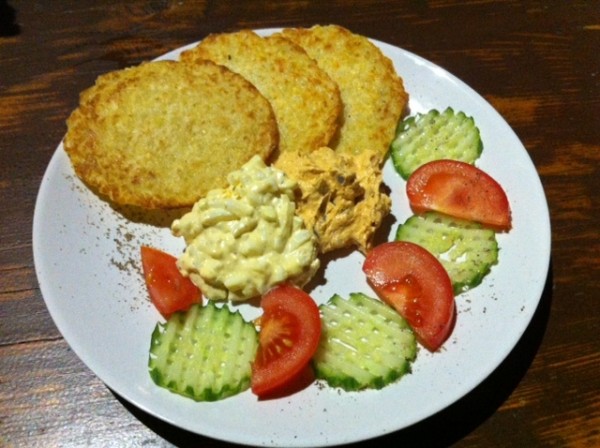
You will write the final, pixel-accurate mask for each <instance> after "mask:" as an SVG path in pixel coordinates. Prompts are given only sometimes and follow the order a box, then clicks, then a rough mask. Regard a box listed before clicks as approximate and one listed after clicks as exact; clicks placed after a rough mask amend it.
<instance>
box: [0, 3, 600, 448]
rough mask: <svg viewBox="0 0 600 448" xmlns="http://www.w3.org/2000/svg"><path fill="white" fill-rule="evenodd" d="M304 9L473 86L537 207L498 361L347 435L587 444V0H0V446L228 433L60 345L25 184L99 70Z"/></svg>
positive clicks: (169, 440) (598, 415) (289, 18)
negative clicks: (510, 144) (538, 218)
mask: <svg viewBox="0 0 600 448" xmlns="http://www.w3.org/2000/svg"><path fill="white" fill-rule="evenodd" d="M315 23H322V24H325V23H338V24H340V25H343V26H346V27H348V28H350V29H351V30H353V31H355V32H357V33H361V34H364V35H367V36H370V37H373V38H376V39H379V40H382V41H385V42H388V43H390V44H393V45H397V46H399V47H402V48H405V49H407V50H410V51H412V52H414V53H417V54H419V55H421V56H423V57H425V58H427V59H429V60H431V61H432V62H434V63H436V64H438V65H440V66H442V67H444V68H446V69H447V70H449V71H450V72H451V73H453V74H455V75H456V76H458V77H459V78H461V79H462V80H463V81H465V82H466V83H467V84H469V85H470V86H472V87H473V88H474V89H475V90H477V91H478V92H479V93H480V94H481V95H483V96H484V97H485V98H486V99H487V100H488V101H489V102H490V103H491V104H492V105H493V106H494V107H495V108H496V109H497V110H498V111H499V112H500V113H501V114H502V115H503V116H504V118H505V119H506V120H507V121H508V123H509V124H510V125H511V126H512V127H513V129H514V130H515V131H516V133H517V135H518V136H519V137H520V138H521V140H522V141H523V143H524V145H525V147H526V148H527V150H528V151H529V154H530V156H531V158H532V160H533V162H534V164H535V166H536V168H537V170H538V172H539V174H540V177H541V179H542V183H543V185H544V188H545V191H546V195H547V199H548V203H549V207H550V213H551V222H552V260H551V269H550V273H549V277H548V281H547V285H546V288H545V291H544V294H543V297H542V300H541V303H540V306H539V309H538V311H537V312H536V315H535V317H534V319H533V321H532V323H531V325H530V327H529V328H528V330H527V332H526V334H525V335H524V337H523V339H522V340H521V341H520V343H519V344H518V345H517V347H516V348H515V350H514V351H513V352H512V353H511V354H510V355H509V357H508V358H507V359H506V361H505V362H504V363H503V364H502V365H501V366H500V367H499V368H498V369H497V370H496V371H495V372H494V373H493V374H492V375H491V377H489V378H488V379H487V380H486V381H485V382H484V383H483V384H481V386H479V387H477V388H476V389H475V390H474V391H473V392H472V393H470V394H469V395H467V396H466V397H465V398H464V399H462V400H460V401H459V402H457V403H456V404H454V405H452V406H451V407H450V408H449V409H447V410H445V411H442V412H441V413H440V414H438V415H435V416H433V417H431V418H430V419H428V420H426V421H424V422H422V423H420V424H417V425H415V426H414V427H411V428H408V429H406V430H402V431H399V432H397V433H393V434H391V435H389V436H386V437H384V438H383V439H380V440H376V441H369V442H365V443H363V444H360V445H357V446H365V447H366V446H380V444H381V443H382V442H383V443H386V444H390V443H391V444H393V445H395V446H409V447H415V446H423V447H443V446H450V445H453V446H458V447H492V446H493V447H511V448H512V447H548V446H555V447H596V446H600V390H599V387H600V374H599V373H600V343H599V340H600V339H599V334H600V315H599V311H598V310H599V307H600V288H599V285H600V280H599V279H600V251H599V245H598V241H599V236H600V235H599V228H600V225H599V222H600V212H599V209H600V204H599V201H598V197H599V193H598V187H599V185H600V183H599V181H600V177H599V176H598V165H599V163H600V119H599V116H600V2H598V1H565V2H561V1H523V2H521V1H480V0H470V1H465V2H450V1H441V0H438V1H425V0H420V1H406V2H403V1H402V2H401V1H398V2H395V1H392V0H388V1H377V0H372V1H351V0H348V1H333V2H328V1H315V2H310V1H299V0H281V1H248V2H245V1H197V2H192V1H185V0H183V1H169V0H153V1H138V0H132V1H127V2H97V1H91V0H70V1H68V0H56V1H52V2H42V1H8V2H6V1H0V446H7V447H24V446H39V447H58V446H60V447H82V446H92V447H142V446H144V447H167V446H182V447H191V446H213V447H223V446H226V444H224V443H221V442H218V441H214V440H210V439H206V438H203V437H202V436H197V435H193V434H189V433H186V432H184V431H180V430H178V429H177V428H174V427H171V426H169V425H167V424H165V423H162V422H160V421H158V420H156V419H154V418H152V417H150V416H148V415H147V414H145V413H144V412H142V411H140V410H138V409H136V408H135V407H133V406H131V405H130V404H128V403H126V402H124V401H123V400H121V399H120V398H119V397H117V396H115V395H114V394H113V393H112V392H111V391H110V390H109V389H108V388H107V387H106V386H105V385H104V384H103V383H102V382H101V381H100V380H99V379H98V378H96V377H95V375H94V374H93V373H92V372H91V371H90V370H88V369H87V368H86V367H85V366H84V365H83V364H82V362H81V361H80V360H79V359H78V358H77V357H76V356H75V355H74V353H73V352H72V351H71V350H70V348H69V346H68V345H67V343H66V342H65V341H64V340H63V338H62V337H61V335H60V333H59V332H58V330H57V329H56V327H55V326H54V324H53V322H52V320H51V318H50V316H49V314H48V312H47V310H46V307H45V305H44V301H43V298H42V295H41V293H40V289H39V286H38V283H37V279H36V275H35V270H34V264H33V256H32V237H31V229H32V218H33V212H34V204H35V199H36V194H37V191H38V188H39V185H40V182H41V179H42V175H43V173H44V170H45V169H46V166H47V164H48V162H49V160H50V157H51V156H52V154H53V152H54V150H55V149H56V146H57V144H58V143H59V141H60V140H61V138H62V137H63V134H64V132H65V119H66V118H67V116H68V114H69V113H70V111H71V110H72V109H73V108H74V107H75V106H76V104H77V101H78V95H79V92H80V91H81V90H83V89H84V88H86V87H88V86H89V85H91V84H92V83H93V82H94V80H95V78H96V77H97V76H98V75H99V74H101V73H104V72H107V71H110V70H115V69H119V68H123V67H126V66H130V65H134V64H137V63H139V62H141V61H144V60H148V59H151V58H154V57H156V56H159V55H161V54H162V53H164V52H166V51H169V50H172V49H174V48H177V47H179V46H181V45H184V44H187V43H191V42H194V41H197V40H199V39H201V38H203V37H204V36H206V35H207V34H208V33H210V32H219V31H231V30H236V29H239V28H245V27H250V28H264V27H280V26H310V25H312V24H315ZM405 406H410V403H399V404H398V412H402V408H403V407H405ZM348 423H349V424H352V425H356V424H360V422H348Z"/></svg>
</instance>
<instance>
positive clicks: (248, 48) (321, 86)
mask: <svg viewBox="0 0 600 448" xmlns="http://www.w3.org/2000/svg"><path fill="white" fill-rule="evenodd" d="M205 59H209V60H212V61H214V62H216V63H217V64H222V65H224V66H226V67H227V68H229V69H231V70H233V71H234V72H236V73H239V74H240V75H242V76H243V77H244V78H246V79H248V80H249V81H250V82H251V83H252V84H254V85H255V86H256V88H257V89H258V90H259V91H260V92H261V93H262V94H263V95H264V96H265V97H266V98H267V99H268V100H269V102H270V103H271V106H272V107H273V111H274V112H275V116H276V117H277V123H278V126H279V135H280V139H279V149H280V152H287V151H298V152H301V153H302V152H310V151H312V150H314V149H317V148H319V147H320V146H324V145H327V144H328V143H329V141H330V140H331V138H332V136H333V135H334V134H335V133H336V131H337V129H338V127H339V117H340V113H341V108H342V105H341V99H340V95H339V90H338V88H337V85H336V84H335V83H334V82H333V81H332V80H331V79H330V78H329V76H327V74H326V73H325V72H324V71H323V70H321V69H320V68H319V66H318V65H317V64H316V62H315V61H314V60H313V59H312V58H310V57H309V56H308V55H307V54H306V52H305V51H304V50H302V48H300V47H299V46H297V45H296V44H294V43H292V42H291V41H289V40H287V39H284V38H283V37H281V36H269V37H264V38H263V37H260V36H259V35H257V34H256V33H254V32H252V31H250V30H242V31H238V32H234V33H222V34H213V35H210V36H207V37H206V38H205V39H204V40H202V42H200V44H199V45H198V46H197V47H195V48H193V49H191V50H188V51H186V52H184V53H183V54H182V55H181V60H182V61H183V62H187V63H193V62H195V61H201V60H205Z"/></svg>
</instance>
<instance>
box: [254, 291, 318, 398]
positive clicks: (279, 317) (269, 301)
mask: <svg viewBox="0 0 600 448" xmlns="http://www.w3.org/2000/svg"><path fill="white" fill-rule="evenodd" d="M260 306H261V308H262V310H263V314H262V316H261V317H260V318H259V321H258V323H259V327H260V331H259V334H258V350H257V352H256V358H255V360H254V363H253V364H252V381H251V387H252V392H254V393H255V394H256V395H258V396H259V397H261V398H267V397H272V396H276V395H277V394H278V393H280V392H281V391H285V390H288V388H289V386H290V384H292V383H294V382H295V381H296V380H297V379H298V378H299V377H301V376H303V375H304V374H305V372H306V368H307V367H309V364H310V361H311V359H312V356H313V355H314V353H315V350H316V349H317V346H318V345H319V340H320V337H321V318H320V316H319V308H318V307H317V305H316V303H315V302H314V300H313V299H312V298H311V297H310V296H309V295H308V294H307V293H306V292H304V291H303V290H301V289H300V288H297V287H296V286H293V285H291V284H287V283H286V284H281V285H278V286H276V287H274V288H273V289H271V290H270V291H268V292H267V293H266V294H265V295H264V296H263V297H262V299H261V302H260Z"/></svg>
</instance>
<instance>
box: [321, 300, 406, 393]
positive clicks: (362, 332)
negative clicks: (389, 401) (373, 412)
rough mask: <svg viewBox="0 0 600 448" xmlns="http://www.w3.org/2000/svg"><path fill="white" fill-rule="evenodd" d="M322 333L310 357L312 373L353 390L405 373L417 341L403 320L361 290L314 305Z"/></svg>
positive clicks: (376, 385) (378, 385) (377, 385)
mask: <svg viewBox="0 0 600 448" xmlns="http://www.w3.org/2000/svg"><path fill="white" fill-rule="evenodd" d="M319 309H320V311H321V321H322V337H321V342H320V343H319V347H318V349H317V352H316V353H315V356H314V359H313V365H314V366H315V371H316V376H317V378H321V379H324V380H325V381H327V383H328V384H329V385H330V386H332V387H341V388H342V389H344V390H348V391H354V390H362V389H368V388H374V389H381V388H382V387H384V386H386V385H388V384H390V383H391V382H393V381H396V380H397V379H398V378H400V377H402V376H403V375H404V374H406V373H408V372H410V368H411V363H412V362H413V361H414V360H415V358H416V355H417V343H416V339H415V336H414V334H413V331H412V330H411V328H410V326H409V325H408V324H407V322H406V320H405V319H404V318H402V317H401V316H400V314H398V313H397V312H396V311H395V310H394V309H392V308H391V307H389V306H388V305H386V304H385V303H383V302H381V301H379V300H376V299H373V298H371V297H368V296H366V295H365V294H362V293H353V294H350V297H349V299H347V300H346V299H344V298H342V297H341V296H339V295H334V296H333V297H332V298H331V299H330V300H329V301H328V302H327V303H325V304H323V305H321V306H320V307H319Z"/></svg>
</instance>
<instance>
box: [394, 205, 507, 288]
mask: <svg viewBox="0 0 600 448" xmlns="http://www.w3.org/2000/svg"><path fill="white" fill-rule="evenodd" d="M396 240H397V241H410V242H412V243H416V244H419V245H420V246H422V247H424V248H425V249H427V250H429V252H431V253H432V254H434V255H435V256H436V257H437V259H438V260H440V262H441V263H442V265H443V266H444V268H446V271H447V272H448V275H449V276H450V280H452V287H453V289H454V293H455V294H460V293H461V292H464V291H466V290H468V289H471V288H474V287H475V286H477V285H479V284H480V283H481V281H482V280H483V278H484V277H485V276H486V275H487V274H488V273H489V272H490V270H491V268H492V266H493V265H495V264H496V263H497V262H498V242H497V241H496V233H495V232H494V231H493V230H491V229H486V228H484V227H482V226H481V225H480V224H479V223H476V222H471V221H464V220H460V219H456V218H452V217H449V216H446V215H442V214H441V213H436V212H428V213H425V214H423V215H414V216H411V217H410V218H408V219H407V220H406V222H405V223H404V224H402V225H401V226H399V227H398V230H397V231H396Z"/></svg>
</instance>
